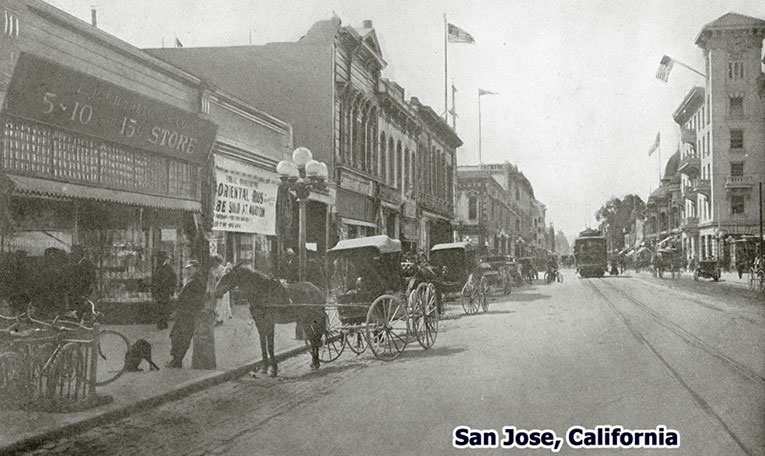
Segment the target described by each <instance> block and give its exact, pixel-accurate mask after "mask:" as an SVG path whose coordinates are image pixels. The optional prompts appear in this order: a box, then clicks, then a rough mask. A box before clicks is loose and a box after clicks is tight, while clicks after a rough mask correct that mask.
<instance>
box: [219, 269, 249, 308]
mask: <svg viewBox="0 0 765 456" xmlns="http://www.w3.org/2000/svg"><path fill="white" fill-rule="evenodd" d="M244 263H245V262H244V261H239V262H237V263H236V264H234V265H233V266H231V267H230V268H229V269H228V270H227V271H226V272H225V273H224V274H223V276H222V277H221V278H220V280H218V283H217V284H215V292H214V294H215V297H216V298H218V299H220V298H222V297H223V295H225V294H226V293H228V292H229V291H231V290H233V289H235V288H238V287H240V286H245V285H248V284H249V280H248V278H249V275H250V274H252V271H249V270H248V269H247V268H245V267H244Z"/></svg>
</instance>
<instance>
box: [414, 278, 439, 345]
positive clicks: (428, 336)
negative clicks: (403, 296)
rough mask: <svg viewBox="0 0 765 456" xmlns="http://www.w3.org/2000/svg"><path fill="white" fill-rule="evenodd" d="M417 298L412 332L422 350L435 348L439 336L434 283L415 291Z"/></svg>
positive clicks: (423, 285) (422, 284)
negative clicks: (434, 344)
mask: <svg viewBox="0 0 765 456" xmlns="http://www.w3.org/2000/svg"><path fill="white" fill-rule="evenodd" d="M412 296H415V300H414V304H415V306H414V307H413V312H412V331H414V335H415V337H417V341H418V342H419V343H420V345H421V346H422V348H424V349H428V348H430V347H432V346H433V343H435V341H436V336H437V335H438V320H439V315H438V303H437V298H436V287H435V286H433V284H432V283H421V284H420V285H419V286H418V287H417V288H416V289H415V290H414V291H412Z"/></svg>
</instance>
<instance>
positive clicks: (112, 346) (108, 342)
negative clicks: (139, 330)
mask: <svg viewBox="0 0 765 456" xmlns="http://www.w3.org/2000/svg"><path fill="white" fill-rule="evenodd" d="M97 348H98V353H96V356H98V361H97V362H98V365H97V372H96V386H103V385H108V384H109V383H111V382H113V381H115V380H117V379H118V378H119V377H120V376H121V375H122V374H123V373H125V354H126V353H127V351H128V349H130V341H129V340H128V338H127V337H125V336H124V335H123V334H122V333H119V332H117V331H112V330H111V329H106V330H103V331H101V332H100V333H99V334H98V347H97Z"/></svg>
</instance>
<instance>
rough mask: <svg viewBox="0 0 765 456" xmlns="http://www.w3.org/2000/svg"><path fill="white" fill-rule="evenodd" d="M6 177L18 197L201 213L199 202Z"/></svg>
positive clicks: (11, 176) (28, 178) (67, 183)
mask: <svg viewBox="0 0 765 456" xmlns="http://www.w3.org/2000/svg"><path fill="white" fill-rule="evenodd" d="M6 177H7V178H8V180H10V181H11V183H12V184H13V187H14V188H13V192H14V193H17V194H26V195H35V196H44V197H51V198H64V199H70V198H71V199H88V200H96V201H104V202H112V203H121V204H129V205H132V206H141V207H152V208H157V209H171V210H178V211H189V212H201V211H202V204H201V203H200V202H199V201H191V200H184V199H178V198H170V197H166V196H155V195H146V194H143V193H132V192H126V191H120V190H111V189H105V188H98V187H90V186H87V185H79V184H72V183H69V182H58V181H51V180H46V179H37V178H34V177H27V176H16V175H12V174H6Z"/></svg>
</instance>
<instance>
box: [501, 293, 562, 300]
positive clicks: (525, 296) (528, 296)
mask: <svg viewBox="0 0 765 456" xmlns="http://www.w3.org/2000/svg"><path fill="white" fill-rule="evenodd" d="M550 297H551V296H550V295H546V294H542V293H518V294H510V295H509V296H507V299H506V300H504V301H502V302H531V301H539V300H540V299H550Z"/></svg>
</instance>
